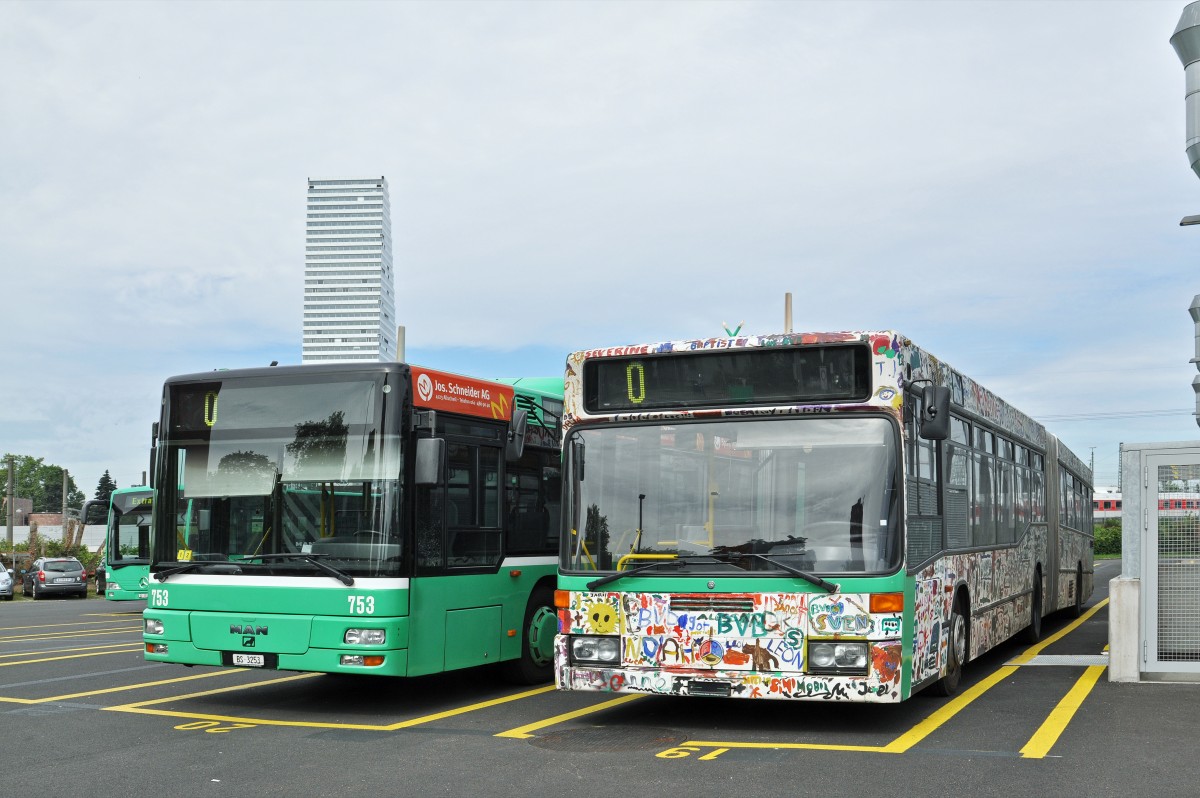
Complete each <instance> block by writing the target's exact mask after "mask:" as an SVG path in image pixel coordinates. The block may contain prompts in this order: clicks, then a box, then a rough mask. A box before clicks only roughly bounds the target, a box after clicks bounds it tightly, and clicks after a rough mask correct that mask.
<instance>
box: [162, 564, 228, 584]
mask: <svg viewBox="0 0 1200 798" xmlns="http://www.w3.org/2000/svg"><path fill="white" fill-rule="evenodd" d="M197 568H209V569H217V570H214V571H213V573H218V572H219V573H226V574H231V573H232V574H240V573H241V572H242V569H241V568H239V567H238V565H237V563H233V562H222V561H220V560H192V561H190V562H185V563H184V564H183V565H178V566H176V567H174V568H168V569H167V570H165V571H156V572H155V573H154V578H155V579H157V580H158V581H160V582H165V581H167V580H168V579H169V578H171V577H172V576H175V574H182V573H187V572H188V571H194V570H195V569H197Z"/></svg>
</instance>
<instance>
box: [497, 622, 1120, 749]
mask: <svg viewBox="0 0 1200 798" xmlns="http://www.w3.org/2000/svg"><path fill="white" fill-rule="evenodd" d="M1107 604H1108V599H1103V600H1102V601H1099V602H1097V603H1096V605H1095V606H1093V607H1092V608H1091V609H1089V610H1088V611H1087V612H1086V613H1084V614H1083V615H1081V616H1080V617H1079V618H1078V619H1076V620H1075V621H1074V622H1072V623H1071V624H1069V625H1067V626H1066V627H1065V628H1064V629H1061V630H1059V631H1058V632H1056V633H1055V634H1053V635H1051V636H1050V637H1047V638H1046V639H1045V640H1042V641H1041V642H1039V643H1037V644H1035V645H1033V646H1030V647H1029V648H1028V649H1026V650H1025V651H1023V652H1021V654H1020V655H1019V656H1018V657H1016V658H1015V659H1013V660H1012V661H1011V662H1010V663H1009V664H1008V665H1004V666H1001V667H1000V668H997V669H996V670H995V671H994V672H993V673H991V674H989V675H988V676H987V677H985V678H984V679H981V680H980V681H978V682H976V683H975V684H973V685H971V687H969V688H967V689H966V690H964V691H963V692H962V693H960V694H958V695H957V696H955V697H954V698H952V699H951V700H950V701H948V702H946V704H945V705H943V706H941V707H939V708H938V709H937V710H935V711H934V712H932V713H931V714H930V715H929V716H928V717H926V718H925V719H924V720H922V721H920V722H919V723H917V724H916V725H915V726H913V727H912V728H911V729H909V730H908V731H907V732H905V733H904V734H901V735H900V736H899V737H897V738H896V739H895V740H892V741H891V742H890V743H888V744H887V745H882V746H879V745H836V744H830V743H778V742H766V743H754V742H732V741H728V740H688V741H687V742H684V743H680V744H679V745H680V747H689V746H690V747H696V748H762V749H786V750H798V749H803V750H814V751H866V752H873V753H881V754H902V753H905V752H906V751H908V750H910V749H911V748H912V747H913V746H915V745H917V744H918V743H920V742H921V741H922V740H924V739H925V738H926V737H928V736H929V735H930V734H932V733H933V732H934V731H936V730H937V729H938V728H940V727H941V726H943V725H944V724H945V723H946V722H947V721H949V720H950V719H951V718H953V717H954V716H955V715H957V714H958V713H959V712H961V711H962V710H963V709H965V708H966V707H967V706H968V705H969V704H971V703H972V702H973V701H975V700H977V699H978V698H980V697H981V696H982V695H983V694H984V693H986V692H987V691H989V690H991V689H992V688H993V687H995V686H996V685H997V684H999V683H1000V682H1002V681H1004V680H1005V679H1007V678H1009V677H1010V676H1012V675H1013V674H1014V673H1016V672H1017V670H1018V668H1019V666H1020V665H1023V664H1025V663H1028V662H1029V661H1031V660H1032V659H1033V658H1034V657H1035V656H1037V654H1038V653H1039V652H1041V651H1042V649H1044V648H1046V647H1047V646H1049V645H1051V644H1052V643H1054V642H1056V641H1058V640H1060V639H1062V638H1063V637H1065V636H1066V635H1067V634H1069V633H1070V632H1072V631H1074V630H1075V629H1076V628H1078V627H1079V626H1080V625H1081V624H1082V623H1084V622H1085V621H1087V620H1088V619H1089V618H1091V617H1092V616H1093V615H1094V614H1095V613H1096V612H1097V611H1098V610H1099V609H1100V608H1101V607H1104V606H1105V605H1107ZM1104 667H1105V666H1091V667H1089V668H1088V670H1087V672H1086V673H1084V675H1083V676H1082V677H1081V678H1080V679H1079V682H1077V683H1076V685H1075V687H1074V688H1072V690H1071V691H1070V692H1069V693H1068V694H1067V695H1066V696H1065V697H1064V698H1063V699H1062V701H1060V702H1059V704H1058V706H1057V707H1055V708H1054V710H1052V711H1051V713H1050V715H1049V716H1048V717H1047V718H1046V721H1045V722H1044V723H1043V724H1042V727H1041V728H1040V729H1039V730H1038V731H1037V732H1036V733H1035V734H1034V736H1033V738H1032V739H1031V740H1030V741H1029V743H1027V744H1026V746H1025V747H1024V748H1022V749H1021V755H1022V756H1024V757H1027V758H1035V757H1037V758H1040V757H1043V756H1045V755H1046V752H1047V751H1049V750H1050V748H1051V747H1052V746H1053V745H1054V743H1055V742H1056V741H1057V740H1058V737H1059V736H1060V735H1061V734H1062V732H1063V730H1064V729H1066V726H1067V723H1069V722H1070V720H1071V717H1072V716H1073V715H1074V714H1075V711H1076V710H1077V709H1078V708H1079V706H1080V704H1081V703H1082V702H1083V699H1084V697H1085V696H1086V695H1087V693H1088V691H1090V690H1091V688H1092V686H1093V685H1094V684H1095V683H1096V680H1097V679H1098V678H1099V676H1100V673H1101V672H1103V670H1104ZM1093 671H1095V672H1094V673H1093ZM638 697H640V695H631V696H626V697H625V700H628V699H630V698H638ZM620 703H623V700H622V699H615V700H613V701H608V702H605V703H603V704H597V705H595V706H592V707H587V708H585V709H582V710H577V711H575V712H568V713H566V714H563V715H559V716H557V717H553V718H548V719H546V720H544V721H539V722H537V723H531V724H529V725H527V726H520V727H518V728H516V729H510V730H509V731H506V732H502V733H500V734H497V735H496V736H497V737H516V738H525V737H532V736H533V735H532V734H529V732H532V731H535V730H537V729H541V728H545V727H547V726H553V725H555V724H557V723H561V722H563V721H567V720H571V719H573V718H576V717H579V716H581V715H586V714H588V713H590V712H595V711H598V710H601V709H605V708H608V707H610V706H615V705H617V704H620Z"/></svg>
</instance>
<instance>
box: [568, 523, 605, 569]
mask: <svg viewBox="0 0 1200 798" xmlns="http://www.w3.org/2000/svg"><path fill="white" fill-rule="evenodd" d="M571 534H572V535H574V536H575V537H577V538H579V548H578V549H576V550H575V554H576V556H579V551H580V549H582V550H583V556H585V557H587V559H588V562H590V563H591V564H592V570H593V571H599V570H600V569H599V568H598V567H597V566H596V561H595V560H593V559H592V553H591V552H590V551H588V547H587V541H586V540H584V539H583V538H582V537H579V531H578V530H576V529H572V530H571Z"/></svg>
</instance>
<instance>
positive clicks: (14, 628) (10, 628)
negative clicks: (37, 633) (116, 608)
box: [0, 618, 140, 640]
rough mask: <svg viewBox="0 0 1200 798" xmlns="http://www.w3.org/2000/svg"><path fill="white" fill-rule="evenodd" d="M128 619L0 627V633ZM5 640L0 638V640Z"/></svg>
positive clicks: (126, 621)
mask: <svg viewBox="0 0 1200 798" xmlns="http://www.w3.org/2000/svg"><path fill="white" fill-rule="evenodd" d="M129 620H130V619H128V618H123V619H121V620H120V621H78V622H72V623H40V624H37V625H35V626H0V632H19V631H21V630H22V629H58V628H59V627H66V626H97V625H98V624H101V623H124V624H129ZM133 628H135V629H137V628H140V625H139V624H134V625H133ZM3 639H5V638H2V637H0V640H3Z"/></svg>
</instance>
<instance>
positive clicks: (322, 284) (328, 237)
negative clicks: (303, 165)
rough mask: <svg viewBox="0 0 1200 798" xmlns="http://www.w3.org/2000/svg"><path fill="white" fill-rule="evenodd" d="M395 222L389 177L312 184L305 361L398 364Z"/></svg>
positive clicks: (307, 243)
mask: <svg viewBox="0 0 1200 798" xmlns="http://www.w3.org/2000/svg"><path fill="white" fill-rule="evenodd" d="M391 219H392V216H391V205H390V204H389V202H388V185H387V180H386V179H385V178H383V177H365V178H355V179H348V178H334V179H316V178H311V177H310V178H309V179H308V215H307V224H306V225H305V247H304V355H303V362H304V363H317V362H328V361H350V360H368V361H380V360H395V359H396V306H395V298H394V295H395V283H394V279H393V277H392V220H391Z"/></svg>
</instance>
